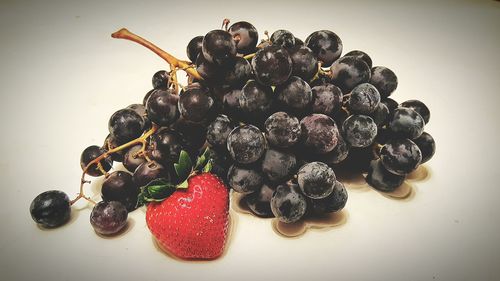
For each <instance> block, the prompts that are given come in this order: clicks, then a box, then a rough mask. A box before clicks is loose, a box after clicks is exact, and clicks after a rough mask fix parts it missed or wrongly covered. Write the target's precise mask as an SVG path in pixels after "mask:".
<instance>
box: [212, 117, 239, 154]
mask: <svg viewBox="0 0 500 281" xmlns="http://www.w3.org/2000/svg"><path fill="white" fill-rule="evenodd" d="M233 129H234V125H233V123H232V122H231V120H230V119H229V118H228V117H227V116H226V115H222V114H221V115H219V116H217V118H215V120H214V121H212V123H210V125H208V128H207V142H208V143H209V144H210V145H212V146H213V147H215V148H218V149H221V148H222V149H225V148H226V147H227V137H228V136H229V133H231V131H232V130H233Z"/></svg>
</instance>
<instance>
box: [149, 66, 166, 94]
mask: <svg viewBox="0 0 500 281" xmlns="http://www.w3.org/2000/svg"><path fill="white" fill-rule="evenodd" d="M151 82H152V84H153V88H154V89H160V88H162V89H168V88H169V87H170V75H169V74H168V72H167V71H166V70H160V71H158V72H156V73H155V74H154V75H153V78H152V79H151Z"/></svg>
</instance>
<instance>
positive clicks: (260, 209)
mask: <svg viewBox="0 0 500 281" xmlns="http://www.w3.org/2000/svg"><path fill="white" fill-rule="evenodd" d="M275 190H276V188H274V187H272V186H270V185H267V184H263V185H262V187H260V188H259V190H257V191H256V192H253V193H251V194H248V195H247V196H245V197H244V198H243V199H242V200H244V203H246V205H247V206H248V208H250V210H251V211H252V213H254V214H255V215H256V216H259V217H261V218H272V217H274V215H273V212H272V210H271V198H272V197H273V193H274V191H275Z"/></svg>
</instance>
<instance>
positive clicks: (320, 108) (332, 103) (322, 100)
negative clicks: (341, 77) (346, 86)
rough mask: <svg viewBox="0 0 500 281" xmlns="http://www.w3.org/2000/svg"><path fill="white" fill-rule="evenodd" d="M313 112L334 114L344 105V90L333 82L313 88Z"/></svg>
mask: <svg viewBox="0 0 500 281" xmlns="http://www.w3.org/2000/svg"><path fill="white" fill-rule="evenodd" d="M311 90H312V112H313V113H321V114H325V115H328V116H332V115H333V114H334V113H335V112H337V111H339V110H340V108H341V107H342V91H341V90H340V88H339V87H337V86H335V85H333V84H323V85H319V86H315V87H313V88H312V89H311Z"/></svg>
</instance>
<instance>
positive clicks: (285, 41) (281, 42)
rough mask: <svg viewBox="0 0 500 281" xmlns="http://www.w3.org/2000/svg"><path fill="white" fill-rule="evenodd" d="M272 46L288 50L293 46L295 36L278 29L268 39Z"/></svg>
mask: <svg viewBox="0 0 500 281" xmlns="http://www.w3.org/2000/svg"><path fill="white" fill-rule="evenodd" d="M270 40H271V42H272V43H273V45H276V46H280V47H283V48H285V49H289V48H292V47H294V46H295V36H293V34H292V33H291V32H290V31H288V30H284V29H278V30H276V31H275V32H273V34H271V38H270Z"/></svg>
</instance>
